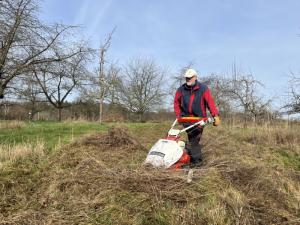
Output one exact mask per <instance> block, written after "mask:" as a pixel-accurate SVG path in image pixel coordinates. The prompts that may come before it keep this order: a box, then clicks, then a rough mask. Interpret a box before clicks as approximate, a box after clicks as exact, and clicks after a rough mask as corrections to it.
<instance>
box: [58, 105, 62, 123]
mask: <svg viewBox="0 0 300 225" xmlns="http://www.w3.org/2000/svg"><path fill="white" fill-rule="evenodd" d="M61 111H62V108H61V107H58V121H59V122H61Z"/></svg>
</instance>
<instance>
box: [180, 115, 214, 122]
mask: <svg viewBox="0 0 300 225" xmlns="http://www.w3.org/2000/svg"><path fill="white" fill-rule="evenodd" d="M201 120H202V121H206V120H208V118H206V117H192V116H186V117H180V118H178V119H177V121H178V123H197V122H199V121H201Z"/></svg>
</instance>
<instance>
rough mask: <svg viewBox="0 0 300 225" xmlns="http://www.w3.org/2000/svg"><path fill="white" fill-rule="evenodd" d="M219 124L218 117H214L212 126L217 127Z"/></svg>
mask: <svg viewBox="0 0 300 225" xmlns="http://www.w3.org/2000/svg"><path fill="white" fill-rule="evenodd" d="M220 124H221V119H220V117H219V116H215V117H214V123H213V125H214V126H219V125H220Z"/></svg>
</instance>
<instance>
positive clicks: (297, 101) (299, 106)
mask: <svg viewBox="0 0 300 225" xmlns="http://www.w3.org/2000/svg"><path fill="white" fill-rule="evenodd" d="M284 108H286V109H287V111H288V113H289V114H296V113H300V77H297V76H296V75H295V74H294V73H291V78H290V80H289V99H288V103H287V104H285V105H284Z"/></svg>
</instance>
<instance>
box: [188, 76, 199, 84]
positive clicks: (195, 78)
mask: <svg viewBox="0 0 300 225" xmlns="http://www.w3.org/2000/svg"><path fill="white" fill-rule="evenodd" d="M196 80H197V76H192V77H186V78H185V81H186V84H187V85H189V86H192V85H194V84H195V82H196Z"/></svg>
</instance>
